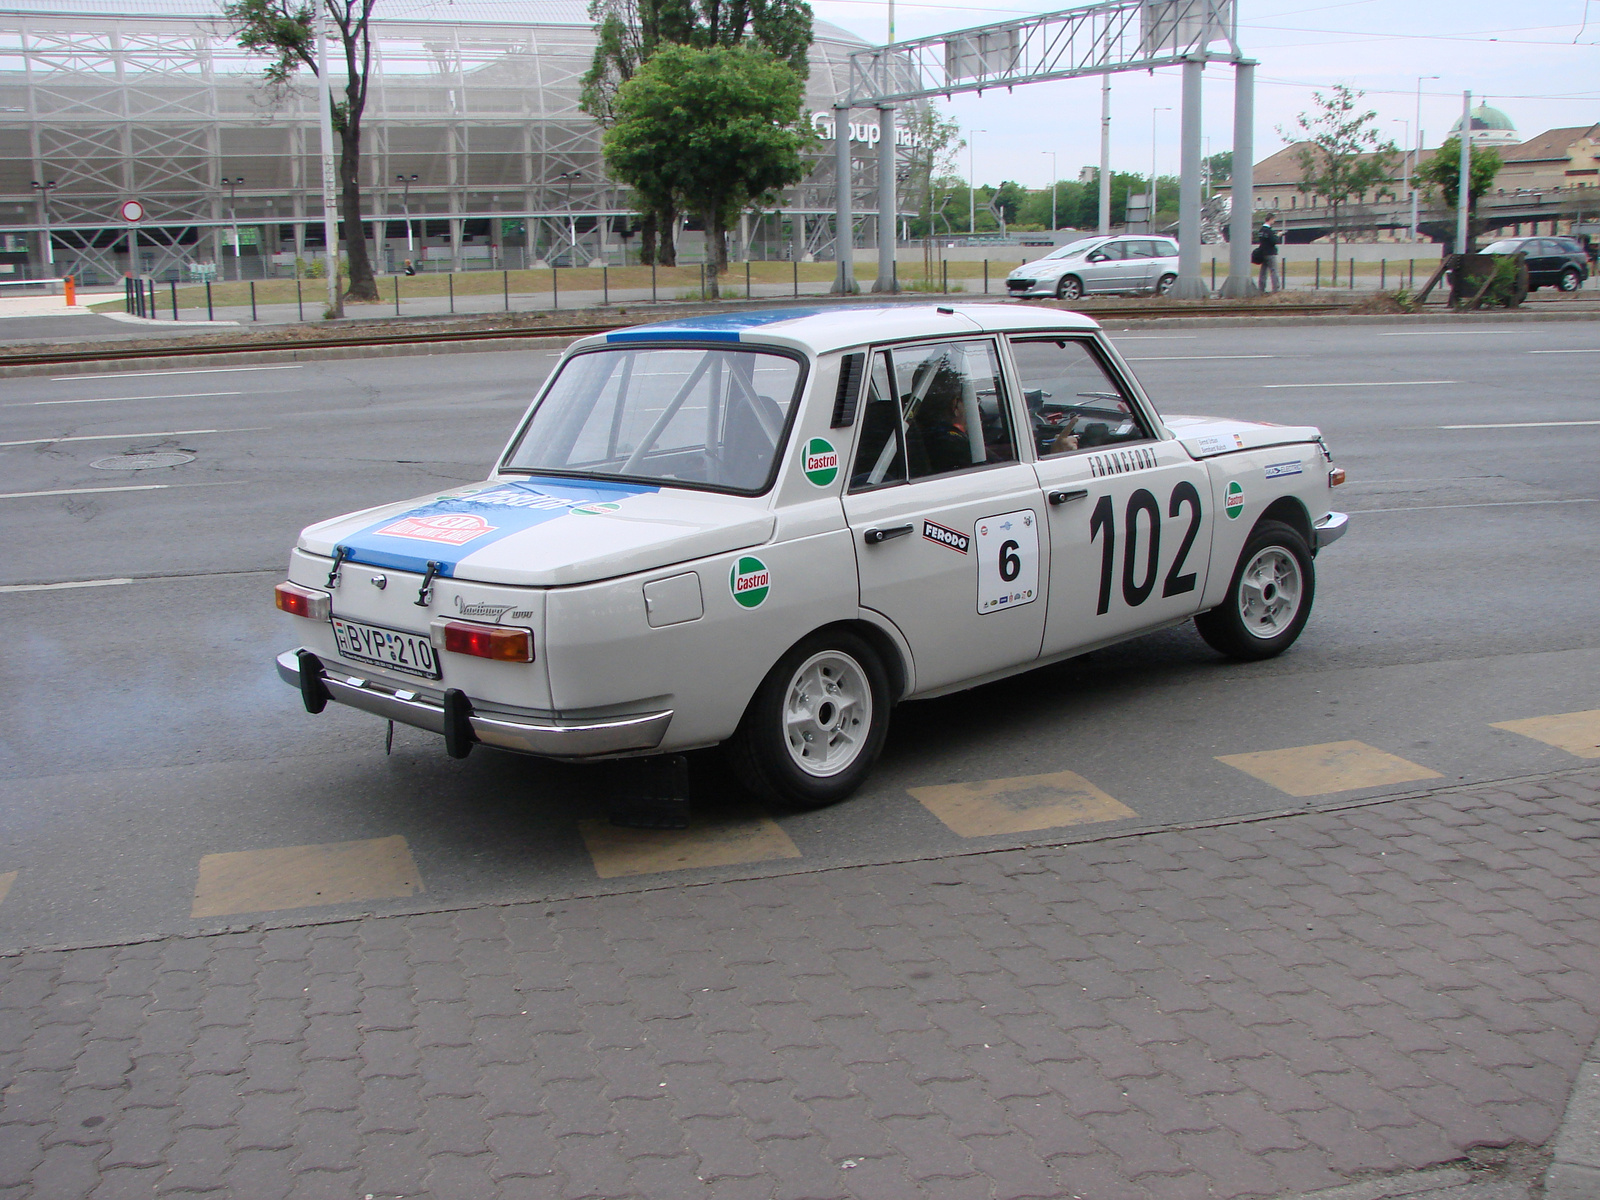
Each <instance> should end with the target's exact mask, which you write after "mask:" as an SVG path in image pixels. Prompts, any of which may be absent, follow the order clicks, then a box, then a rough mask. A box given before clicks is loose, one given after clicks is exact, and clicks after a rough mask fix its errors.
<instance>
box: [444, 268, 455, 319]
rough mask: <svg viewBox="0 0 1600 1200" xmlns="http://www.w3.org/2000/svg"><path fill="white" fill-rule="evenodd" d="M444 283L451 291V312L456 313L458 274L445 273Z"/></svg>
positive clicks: (452, 272)
mask: <svg viewBox="0 0 1600 1200" xmlns="http://www.w3.org/2000/svg"><path fill="white" fill-rule="evenodd" d="M444 282H445V286H446V287H448V288H449V289H450V311H451V312H455V310H456V273H455V272H454V271H447V272H445V277H444Z"/></svg>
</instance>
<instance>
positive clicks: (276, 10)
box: [222, 0, 317, 90]
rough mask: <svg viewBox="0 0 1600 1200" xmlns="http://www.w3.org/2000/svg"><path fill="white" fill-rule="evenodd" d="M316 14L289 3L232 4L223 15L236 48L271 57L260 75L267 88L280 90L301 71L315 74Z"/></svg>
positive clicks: (236, 0)
mask: <svg viewBox="0 0 1600 1200" xmlns="http://www.w3.org/2000/svg"><path fill="white" fill-rule="evenodd" d="M314 13H315V10H314V9H313V8H312V7H311V5H309V4H304V3H291V2H289V0H232V2H230V3H225V4H223V6H222V15H223V16H224V17H226V18H227V19H228V20H229V21H230V22H232V24H233V27H234V30H235V32H236V34H237V36H238V38H239V46H240V47H241V48H242V49H244V50H248V51H250V52H251V53H252V54H266V55H270V56H271V58H272V61H271V62H270V63H268V64H267V68H266V70H265V71H264V72H262V74H263V77H264V78H265V79H266V81H267V84H268V85H269V87H271V88H273V89H274V90H281V89H283V88H285V87H287V86H288V84H289V80H290V79H291V78H293V76H294V73H295V72H296V71H297V70H299V69H300V68H301V67H309V68H310V69H311V72H312V74H316V70H317V57H316V53H317V48H316V42H317V37H316V29H315V27H314V26H313V25H312V23H311V22H312V18H313V16H314Z"/></svg>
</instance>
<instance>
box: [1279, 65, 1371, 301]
mask: <svg viewBox="0 0 1600 1200" xmlns="http://www.w3.org/2000/svg"><path fill="white" fill-rule="evenodd" d="M1365 94H1366V93H1364V92H1358V91H1353V90H1352V89H1350V88H1348V87H1345V86H1344V84H1342V83H1336V84H1334V85H1333V90H1332V91H1331V92H1329V93H1327V94H1323V93H1322V92H1312V93H1311V97H1312V99H1313V100H1315V101H1316V103H1317V107H1316V109H1314V110H1313V111H1311V112H1303V113H1301V114H1300V115H1299V116H1298V117H1296V118H1295V125H1296V128H1295V129H1294V130H1292V131H1286V130H1285V129H1284V128H1283V127H1282V126H1279V127H1278V132H1279V133H1280V134H1282V135H1283V139H1284V141H1287V142H1298V143H1300V145H1299V148H1298V149H1297V150H1296V152H1295V157H1296V158H1297V159H1298V160H1299V162H1300V183H1299V185H1298V186H1299V189H1300V191H1301V192H1303V193H1305V194H1307V195H1310V196H1321V197H1322V198H1323V200H1324V201H1326V202H1327V205H1328V208H1329V209H1330V210H1331V211H1332V213H1333V270H1334V274H1335V275H1337V274H1338V271H1339V218H1340V214H1341V211H1342V209H1343V208H1344V206H1345V205H1346V204H1348V203H1349V202H1350V200H1351V199H1352V198H1355V197H1359V196H1360V195H1362V194H1363V193H1364V192H1367V191H1369V190H1371V189H1372V188H1374V187H1376V186H1377V185H1379V184H1385V183H1393V182H1394V160H1395V156H1396V155H1398V154H1399V153H1400V150H1399V147H1397V146H1396V145H1395V144H1394V142H1393V141H1391V140H1389V139H1387V138H1380V137H1379V135H1378V130H1377V128H1376V126H1375V124H1374V122H1376V121H1377V119H1378V114H1377V112H1376V111H1375V110H1373V109H1368V110H1366V111H1365V112H1361V111H1358V110H1357V107H1356V102H1357V101H1358V100H1360V99H1361V97H1362V96H1363V95H1365Z"/></svg>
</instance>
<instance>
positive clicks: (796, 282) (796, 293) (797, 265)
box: [789, 258, 800, 300]
mask: <svg viewBox="0 0 1600 1200" xmlns="http://www.w3.org/2000/svg"><path fill="white" fill-rule="evenodd" d="M789 265H790V266H792V267H793V268H794V298H795V299H796V300H798V299H800V260H799V259H798V258H795V259H791V260H790V262H789Z"/></svg>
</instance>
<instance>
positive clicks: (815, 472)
mask: <svg viewBox="0 0 1600 1200" xmlns="http://www.w3.org/2000/svg"><path fill="white" fill-rule="evenodd" d="M802 453H803V454H804V456H805V473H806V478H807V479H809V480H810V481H811V482H812V483H814V484H816V485H817V486H818V487H827V486H828V485H829V484H830V483H832V482H833V481H834V480H835V479H837V478H838V477H839V452H838V451H837V450H835V449H834V448H833V443H832V442H830V441H828V440H827V439H826V438H812V439H811V440H810V441H808V442H807V443H806V445H805V449H804V451H803V452H802Z"/></svg>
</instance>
